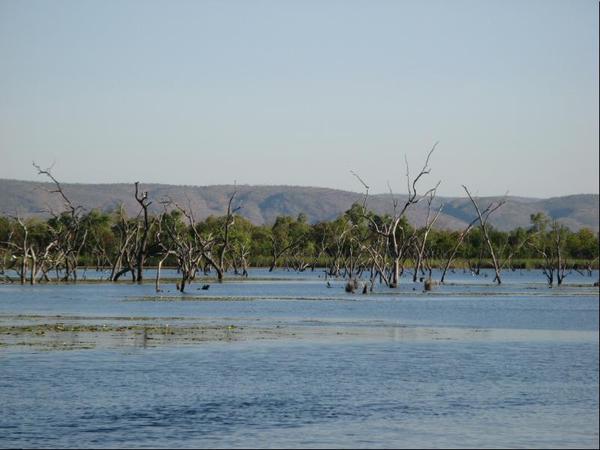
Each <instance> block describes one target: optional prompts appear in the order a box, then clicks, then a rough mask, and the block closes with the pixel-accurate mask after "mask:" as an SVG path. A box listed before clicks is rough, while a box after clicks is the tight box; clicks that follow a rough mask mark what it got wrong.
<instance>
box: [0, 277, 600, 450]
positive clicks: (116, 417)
mask: <svg viewBox="0 0 600 450" xmlns="http://www.w3.org/2000/svg"><path fill="white" fill-rule="evenodd" d="M537 275H539V274H537ZM514 276H515V277H516V276H519V275H514ZM578 276H579V275H578ZM508 277H510V275H509V276H508ZM304 278H306V279H297V280H292V281H287V280H281V281H274V282H250V283H241V282H238V283H225V284H223V285H216V284H212V285H211V288H210V289H209V291H197V290H195V286H194V285H192V286H193V289H191V290H190V293H189V294H183V296H181V295H180V294H178V293H176V292H175V291H174V289H172V287H171V288H168V287H166V288H168V289H171V292H163V293H162V294H163V295H167V296H173V297H174V296H181V298H188V299H189V298H192V300H190V301H172V300H166V299H165V301H143V300H142V297H144V296H156V294H155V293H154V291H153V286H152V285H142V286H139V285H128V284H126V285H110V284H99V285H75V286H73V285H68V286H64V285H61V286H45V285H39V286H33V287H31V286H15V285H0V317H4V319H3V321H4V322H5V323H6V321H7V320H10V318H9V316H11V315H17V314H40V315H57V314H61V315H64V316H74V315H81V316H85V317H101V316H111V317H112V316H114V317H129V316H150V317H156V318H161V317H164V318H167V317H186V318H188V319H189V320H195V319H198V320H204V319H210V320H214V321H217V322H219V321H223V322H224V323H235V324H243V323H255V322H256V321H257V320H259V321H260V323H277V324H281V325H283V326H285V325H293V326H298V325H301V324H303V323H310V324H311V326H321V327H323V329H325V330H327V329H335V327H339V326H341V324H343V325H344V326H348V325H350V326H364V327H380V326H397V325H408V326H428V327H450V328H458V329H463V328H465V327H471V328H477V329H482V330H486V329H490V330H498V332H497V333H496V334H494V336H495V337H494V338H490V339H485V338H481V339H469V340H465V339H455V340H429V341H428V340H419V341H411V340H410V339H408V340H402V339H400V340H398V339H393V338H389V339H385V338H382V339H378V340H361V339H360V338H357V339H354V340H347V341H339V340H333V339H332V340H331V342H327V340H326V339H321V340H318V341H316V340H315V341H312V340H295V339H292V338H286V339H283V340H273V341H248V342H230V343H224V342H221V343H218V342H215V343H202V344H197V345H191V346H190V345H187V346H176V345H173V346H163V347H158V348H141V347H140V348H138V347H128V348H119V349H91V350H72V351H47V350H41V349H27V348H26V349H20V348H14V347H6V348H2V347H0V447H80V446H81V447H157V446H158V447H369V448H373V447H396V448H397V447H478V448H479V447H546V448H547V447H561V448H565V447H584V448H597V447H598V445H599V438H598V432H599V430H598V420H599V416H598V397H599V389H598V386H599V384H598V383H599V378H598V372H599V363H598V350H599V348H598V290H597V289H596V290H594V289H592V288H582V287H579V288H576V287H565V288H561V289H556V288H555V289H548V288H546V287H545V286H543V283H542V284H536V281H539V280H538V279H537V278H536V281H532V280H526V281H524V282H523V283H519V282H518V281H516V280H514V281H510V280H508V281H507V283H506V284H505V285H503V286H501V287H494V286H491V285H488V284H486V283H473V284H472V285H468V286H465V285H461V286H440V287H438V288H437V289H436V290H435V291H434V292H433V293H423V292H421V290H420V289H417V290H415V291H413V287H414V285H412V284H411V283H408V282H406V283H405V284H404V285H403V286H402V288H401V289H400V292H399V293H398V292H397V291H391V292H390V290H385V289H383V288H379V289H378V290H377V291H378V292H376V293H375V294H374V295H368V296H362V295H360V294H358V295H350V294H346V293H345V292H344V290H343V283H342V282H341V281H339V282H333V284H334V287H333V288H327V287H326V285H325V282H324V280H322V279H319V278H316V275H315V276H312V277H309V276H306V277H304ZM582 279H583V277H582ZM542 281H543V280H542ZM186 296H187V297H186ZM196 296H197V297H201V296H213V297H219V298H221V297H230V298H238V301H231V300H225V301H224V300H221V299H219V300H217V299H213V300H202V301H196V300H195V299H194V298H195V297H196ZM241 297H244V299H243V300H242V299H240V298H241ZM294 297H296V298H295V299H294ZM529 331H531V333H533V334H531V336H537V335H536V334H535V333H542V334H541V335H540V336H542V338H539V337H538V338H535V339H533V338H529V337H528V336H530V335H529V334H527V332H529ZM511 333H513V334H511ZM511 336H512V337H511ZM514 336H516V338H515V337H514ZM566 336H568V337H569V338H568V339H567V338H566ZM509 338H510V339H509Z"/></svg>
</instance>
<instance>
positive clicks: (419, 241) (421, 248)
mask: <svg viewBox="0 0 600 450" xmlns="http://www.w3.org/2000/svg"><path fill="white" fill-rule="evenodd" d="M438 184H439V183H438ZM436 188H437V186H436ZM435 193H436V191H435V190H433V191H431V192H430V193H429V197H428V199H427V217H426V218H425V226H424V227H423V229H422V231H421V233H422V236H419V233H418V232H417V231H415V240H414V242H415V255H416V261H415V269H414V273H413V282H416V281H417V277H418V272H419V270H420V269H421V264H422V263H423V257H424V255H425V246H426V245H427V237H428V236H429V233H430V231H431V228H432V227H433V225H434V224H435V222H436V221H437V219H438V217H439V215H440V213H441V212H442V208H443V207H444V205H443V204H441V205H440V206H439V208H438V209H437V211H435V213H434V214H433V217H432V211H431V207H432V203H433V200H434V198H435Z"/></svg>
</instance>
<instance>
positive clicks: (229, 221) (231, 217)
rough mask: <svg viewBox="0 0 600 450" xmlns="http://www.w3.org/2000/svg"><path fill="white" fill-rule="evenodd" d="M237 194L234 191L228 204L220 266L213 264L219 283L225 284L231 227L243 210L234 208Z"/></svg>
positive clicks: (237, 207)
mask: <svg viewBox="0 0 600 450" xmlns="http://www.w3.org/2000/svg"><path fill="white" fill-rule="evenodd" d="M236 194H237V189H234V191H233V193H232V194H231V196H230V197H229V202H228V203H227V215H226V216H225V221H224V223H223V227H222V236H221V248H220V250H219V259H218V266H214V263H212V264H213V266H214V267H215V270H216V272H217V280H218V281H219V283H222V282H223V277H224V274H225V271H226V267H225V254H226V252H227V251H228V250H229V247H230V243H229V237H230V230H231V227H232V226H233V225H234V224H235V213H236V212H237V211H239V210H240V209H241V208H242V206H241V205H238V206H236V207H235V208H233V207H232V204H233V199H234V198H235V196H236ZM207 259H208V258H207ZM244 271H245V269H244Z"/></svg>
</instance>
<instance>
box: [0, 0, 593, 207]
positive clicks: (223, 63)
mask: <svg viewBox="0 0 600 450" xmlns="http://www.w3.org/2000/svg"><path fill="white" fill-rule="evenodd" d="M598 36H599V30H598V3H597V2H596V1H595V0H565V1H555V0H547V1H533V0H531V1H529V0H517V1H510V0H505V1H497V0H493V1H486V0H473V1H462V0H453V1H446V0H440V1H432V0H430V1H400V0H397V1H383V0H369V1H352V0H346V1H332V0H319V1H316V0H315V1H311V0H302V1H300V0H298V1H292V0H277V1H275V0H273V1H254V0H239V1H233V0H219V1H201V0H195V1H182V0H172V1H152V0H144V1H131V0H130V1H126V0H125V1H115V0H97V1H90V0H75V1H61V0H53V1H46V0H40V1H35V0H16V1H14V0H0V178H13V179H25V180H41V179H43V178H42V177H40V176H38V175H37V172H36V171H35V169H34V168H33V167H32V161H35V162H37V163H38V164H40V165H41V166H44V167H48V166H51V165H52V167H53V169H52V170H53V173H54V175H55V176H56V177H57V178H58V179H59V180H61V181H63V182H81V183H115V182H133V181H136V180H139V181H141V182H146V183H150V182H153V183H167V184H181V185H184V184H185V185H212V184H232V183H233V182H234V181H236V182H237V183H238V184H268V185H273V184H287V185H303V186H321V187H331V188H337V189H345V190H352V191H361V190H362V189H363V188H362V185H361V184H360V183H359V182H358V180H357V179H356V178H354V177H353V176H352V174H351V173H350V171H351V170H353V171H355V172H357V173H358V174H359V175H360V176H361V178H363V179H364V180H365V181H366V182H367V183H368V184H369V185H370V187H371V192H372V193H379V192H386V191H387V190H388V187H387V186H388V183H389V185H390V186H391V188H392V189H393V190H394V192H399V193H401V192H404V191H405V190H406V164H405V160H406V161H408V166H409V168H410V174H411V175H413V176H414V175H415V174H416V173H418V171H419V170H420V168H421V167H422V165H423V162H424V159H425V157H426V155H427V153H428V151H429V150H430V148H431V147H432V146H433V145H434V143H435V142H437V141H439V144H438V145H437V147H436V150H435V152H434V153H433V155H432V157H431V161H430V167H431V173H430V174H429V175H427V176H426V177H425V178H423V179H422V184H421V185H420V186H421V187H422V189H423V190H426V189H428V188H429V187H432V186H433V185H435V183H437V181H441V185H440V188H439V191H438V192H439V194H440V195H445V196H458V195H459V196H463V195H464V191H463V190H462V187H461V185H462V184H466V185H467V186H468V187H469V188H470V190H471V191H472V192H474V193H476V194H477V195H502V194H504V193H506V192H508V193H509V194H510V195H519V196H529V197H551V196H559V195H567V194H577V193H598V184H599V180H598V173H599V151H598V148H599V137H598V133H599V130H598V127H599V125H598V122H599V117H598V104H599V99H598V80H599V71H598V66H599V62H598V51H599V48H598V40H599V38H598Z"/></svg>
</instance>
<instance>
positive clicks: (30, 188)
mask: <svg viewBox="0 0 600 450" xmlns="http://www.w3.org/2000/svg"><path fill="white" fill-rule="evenodd" d="M61 185H62V187H63V189H64V191H65V193H66V194H67V195H68V196H69V198H70V199H71V200H72V201H73V203H74V204H76V205H81V206H83V207H85V208H86V209H95V208H96V209H99V210H102V211H105V212H107V211H111V210H114V209H115V208H118V207H119V205H120V204H123V206H124V208H125V209H126V210H127V211H128V213H129V214H136V213H137V211H138V208H139V205H138V204H137V202H136V201H135V198H134V195H133V194H134V185H133V183H101V184H100V183H98V184H96V183H94V184H92V183H61ZM140 186H141V188H142V190H144V191H148V195H149V197H150V199H151V200H152V201H153V203H152V205H151V210H152V212H154V213H157V212H159V211H161V210H162V206H161V204H160V200H162V199H166V198H171V199H173V200H174V201H176V202H178V203H180V204H182V205H185V206H188V204H189V205H191V207H192V208H193V209H194V211H195V213H196V217H197V218H198V219H204V218H206V217H208V216H209V215H222V214H224V213H225V211H226V209H227V201H228V200H229V196H230V195H231V193H232V192H233V190H234V189H236V190H237V196H236V200H237V201H238V202H241V203H242V206H243V207H242V209H241V210H240V214H241V215H242V216H245V217H246V218H248V219H249V220H250V221H252V222H253V223H255V224H265V223H266V224H269V223H272V222H273V221H274V220H275V218H276V217H277V216H278V215H292V216H297V215H298V214H299V213H304V214H306V215H307V217H308V220H309V221H310V222H311V223H314V222H319V221H323V220H332V219H335V218H336V217H338V216H339V215H340V214H342V213H343V212H344V211H346V210H347V209H349V208H350V206H351V205H352V203H354V202H362V201H363V199H364V194H361V193H358V192H352V191H344V190H341V189H334V188H322V187H316V186H288V185H248V184H244V185H230V184H224V185H208V186H193V185H172V184H162V183H147V184H146V183H140ZM52 187H53V185H52V184H51V183H48V182H41V181H26V180H15V179H0V192H1V195H0V213H1V214H3V215H9V214H10V215H14V214H19V215H22V216H24V217H31V216H42V217H43V216H47V215H48V208H50V209H51V210H53V211H61V210H62V208H63V205H62V203H61V201H60V198H59V196H58V195H56V194H51V193H49V192H47V189H49V188H52ZM395 197H396V198H398V199H399V200H400V201H402V200H403V199H405V198H406V195H402V194H399V195H395ZM502 198H504V196H486V197H478V201H479V203H480V206H481V207H482V208H485V206H487V204H488V203H489V202H491V201H497V200H498V199H502ZM506 200H507V203H506V204H505V205H504V206H502V208H500V209H499V210H498V211H497V212H496V213H494V214H493V215H492V216H491V218H490V222H491V223H492V224H493V225H494V226H496V227H497V228H499V229H501V230H508V229H513V228H516V227H518V226H522V227H527V226H529V216H530V214H533V213H537V212H542V213H544V214H547V215H548V216H550V217H552V218H554V219H557V220H559V221H560V222H561V223H564V224H565V225H566V226H568V227H569V228H571V229H573V230H578V229H581V228H584V227H585V228H590V229H592V230H595V231H598V229H599V226H598V221H599V213H598V210H599V208H598V200H599V196H598V194H571V195H566V196H561V197H550V198H545V199H544V198H537V197H523V196H514V197H512V196H507V197H506ZM425 203H426V202H421V203H420V204H418V205H416V206H415V207H413V208H410V209H409V213H408V219H409V221H410V222H411V223H412V224H413V225H417V226H419V225H422V224H423V223H424V222H425V217H426V213H427V207H426V204H425ZM441 203H443V204H444V208H443V209H442V213H441V214H440V217H439V218H438V222H437V223H436V225H437V228H444V229H461V228H464V226H466V224H467V223H468V222H470V221H471V220H472V219H473V218H474V217H475V211H474V209H473V206H472V205H471V203H470V201H469V199H468V198H466V197H464V198H463V197H436V199H435V201H434V202H433V207H434V208H438V207H439V206H440V204H441ZM367 206H368V208H369V209H371V210H373V211H375V212H377V213H385V212H391V210H392V202H391V200H390V194H389V193H388V194H373V195H369V197H368V203H367Z"/></svg>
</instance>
